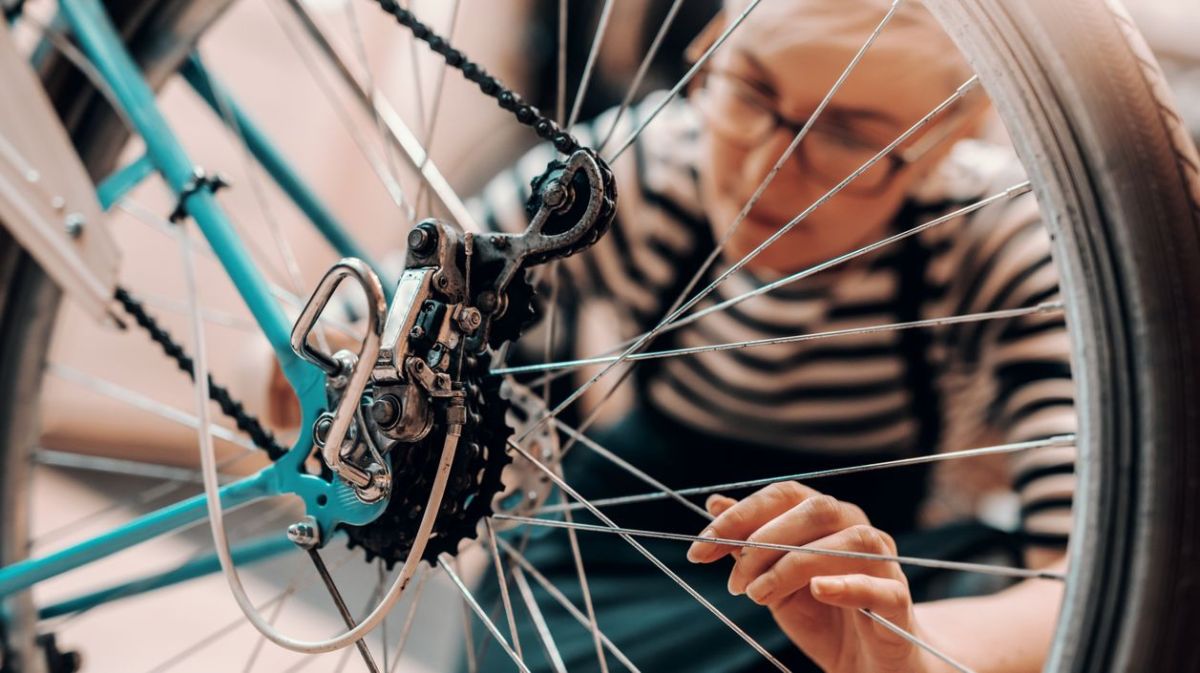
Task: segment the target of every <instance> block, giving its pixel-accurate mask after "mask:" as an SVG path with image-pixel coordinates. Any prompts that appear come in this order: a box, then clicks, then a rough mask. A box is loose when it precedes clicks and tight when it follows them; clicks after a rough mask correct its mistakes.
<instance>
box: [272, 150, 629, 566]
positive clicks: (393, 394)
mask: <svg viewBox="0 0 1200 673" xmlns="http://www.w3.org/2000/svg"><path fill="white" fill-rule="evenodd" d="M532 186H533V190H532V195H531V196H530V198H529V201H528V203H527V204H526V208H527V212H528V214H529V218H530V223H529V225H528V227H527V228H526V229H525V230H524V231H523V232H521V233H489V234H474V233H464V232H463V231H462V230H461V228H460V227H458V226H457V225H456V224H454V223H450V222H443V221H439V220H434V219H429V220H425V221H423V222H421V223H419V224H418V225H416V226H415V227H414V228H413V229H412V230H411V231H410V232H409V235H408V255H407V258H406V263H405V271H404V273H403V275H402V276H401V278H400V280H399V283H398V284H397V286H396V292H395V294H394V297H393V300H392V303H391V306H390V308H386V309H385V301H384V298H383V293H382V289H381V286H380V283H379V280H378V278H377V277H376V276H375V274H374V273H373V272H372V271H371V270H370V269H369V268H368V267H367V266H366V265H365V264H364V263H363V262H361V261H360V260H356V259H345V260H342V261H341V262H339V263H338V264H336V265H334V267H333V268H331V269H330V271H329V272H328V273H327V274H326V276H325V278H324V279H323V280H322V281H321V283H320V284H319V285H318V287H317V290H316V291H315V292H314V294H313V296H312V298H310V299H309V302H308V305H307V306H306V307H305V310H304V311H303V312H302V314H301V316H300V318H299V320H298V321H297V323H296V325H295V329H294V330H293V333H292V348H293V349H294V350H295V351H296V352H297V353H298V354H299V355H300V356H301V357H303V358H305V359H306V360H309V361H310V362H313V363H314V364H316V365H318V366H320V367H321V368H322V369H323V370H324V371H325V373H326V393H327V397H328V407H327V408H328V409H329V411H326V412H325V413H323V414H322V415H321V416H320V417H319V418H317V420H316V422H315V423H314V425H313V428H312V432H313V440H314V444H315V445H316V447H317V450H318V456H319V458H320V461H321V464H322V466H323V470H325V471H327V472H328V473H330V474H331V475H332V477H333V478H338V479H342V480H344V481H345V482H347V483H349V484H350V485H351V486H352V487H353V491H354V493H355V495H356V496H357V497H358V498H359V499H360V500H362V501H363V502H366V503H374V502H378V501H380V500H382V499H384V498H388V499H389V500H388V505H387V507H386V509H385V511H384V513H383V514H382V515H381V516H380V517H379V518H377V519H376V520H375V521H373V522H371V523H370V524H367V525H365V526H356V527H351V526H343V527H344V528H346V529H347V532H348V533H349V535H350V544H351V545H352V546H355V545H357V546H362V547H364V548H365V549H366V551H367V554H368V557H374V556H379V557H382V558H383V559H384V560H385V561H386V562H387V563H388V564H389V565H390V564H391V563H394V562H395V561H397V560H402V559H403V558H404V556H405V555H406V554H407V551H408V549H409V548H410V547H411V546H412V543H413V541H414V540H413V538H414V536H415V534H416V529H417V525H418V523H419V520H420V518H421V510H422V508H423V506H424V504H425V502H426V501H427V500H428V496H429V489H430V484H431V482H432V477H433V471H434V469H435V467H436V463H437V459H438V456H439V455H440V451H441V448H442V446H443V443H444V442H445V441H447V438H448V437H449V438H451V441H456V442H458V449H457V451H456V454H455V461H454V466H453V468H452V473H451V479H450V482H449V484H448V485H447V487H446V492H445V494H444V495H443V499H442V506H441V510H440V511H439V514H438V519H437V524H436V526H435V530H434V533H433V534H432V536H431V538H430V541H429V544H427V547H426V553H425V558H426V559H433V558H436V555H437V554H438V553H440V552H443V551H445V552H450V553H454V552H455V550H456V549H457V545H458V542H460V541H461V540H462V539H464V538H468V537H474V535H475V528H476V526H477V524H478V523H479V521H480V519H482V518H483V517H484V516H487V515H488V514H490V513H491V511H492V500H493V498H494V497H495V496H496V494H497V493H499V492H500V491H501V483H500V482H501V479H500V473H501V471H502V470H503V469H504V466H505V465H506V464H507V463H508V461H509V459H508V455H507V451H506V447H505V444H506V442H507V440H508V437H509V436H510V435H511V430H510V429H509V428H508V426H507V425H506V423H505V412H506V410H507V409H508V403H507V402H506V401H505V399H504V398H503V397H502V394H501V391H500V381H499V380H498V379H496V378H495V377H491V376H489V374H488V370H489V369H490V367H491V366H492V364H493V363H492V360H493V359H495V358H496V351H497V350H498V349H499V348H500V347H501V346H502V345H503V344H505V343H507V342H512V341H515V340H516V339H517V338H519V337H520V335H521V332H522V331H523V330H524V329H525V328H527V327H528V326H529V325H530V324H532V323H533V322H534V320H535V319H536V311H535V309H534V304H533V288H532V286H531V285H530V284H529V282H528V281H527V280H526V277H525V276H526V272H527V271H528V270H529V269H530V268H531V267H533V266H536V265H539V264H543V263H546V262H548V261H551V260H554V259H560V258H564V257H567V256H569V255H572V254H575V253H577V252H579V251H581V250H584V249H585V248H587V247H589V246H590V245H592V244H593V243H595V242H596V241H597V240H599V238H600V237H601V236H602V235H603V234H604V233H605V232H606V231H607V230H608V228H609V225H610V223H611V222H612V219H613V215H614V213H615V204H616V192H615V185H614V181H613V178H612V174H611V172H610V171H609V169H608V167H607V165H605V164H604V162H603V161H602V160H601V159H599V158H598V157H597V156H596V155H595V154H594V153H593V152H591V151H590V150H578V151H576V152H574V153H573V154H571V155H570V156H569V157H568V158H567V159H566V160H565V161H556V162H553V163H551V164H550V165H549V166H548V168H547V170H546V171H545V172H544V173H543V174H542V175H541V176H539V177H537V178H535V179H534V181H533V183H532ZM348 277H354V278H355V279H356V280H357V281H358V282H359V284H360V285H362V287H363V288H364V289H365V290H366V292H367V296H368V303H369V306H368V320H367V322H368V325H367V328H368V329H367V335H366V338H365V339H364V340H363V343H362V346H361V347H360V350H359V352H358V353H357V354H356V353H351V352H349V351H345V350H343V351H339V352H337V353H334V354H326V353H323V352H321V351H320V350H319V349H316V348H314V347H313V346H312V345H311V344H310V342H309V336H310V333H311V332H312V331H313V329H314V327H315V325H316V323H317V320H318V318H319V316H320V314H321V312H322V311H323V310H324V308H325V305H326V304H327V303H328V301H329V299H330V297H331V296H332V294H333V291H334V290H335V289H336V287H337V285H338V284H339V283H340V282H341V280H343V279H345V278H348Z"/></svg>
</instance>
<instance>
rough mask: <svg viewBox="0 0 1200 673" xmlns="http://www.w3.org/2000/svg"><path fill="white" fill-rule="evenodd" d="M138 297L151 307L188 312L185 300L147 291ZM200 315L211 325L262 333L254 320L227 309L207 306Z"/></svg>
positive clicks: (174, 311)
mask: <svg viewBox="0 0 1200 673" xmlns="http://www.w3.org/2000/svg"><path fill="white" fill-rule="evenodd" d="M138 299H140V300H141V302H142V303H143V304H145V305H146V306H148V307H151V308H156V309H161V310H164V311H170V312H172V313H186V312H187V307H186V306H185V305H184V304H183V302H180V301H177V300H175V299H171V298H169V297H162V296H159V295H155V294H146V292H145V291H142V292H139V293H138ZM200 316H201V317H202V318H204V322H206V323H208V324H210V325H220V326H221V327H229V328H231V329H236V330H239V331H242V332H248V333H251V334H262V331H261V330H259V329H258V325H256V324H255V323H254V321H253V320H248V319H246V318H243V317H241V316H237V315H234V314H232V313H228V312H226V311H219V310H217V309H211V308H205V309H201V311H200Z"/></svg>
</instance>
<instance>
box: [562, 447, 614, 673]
mask: <svg viewBox="0 0 1200 673" xmlns="http://www.w3.org/2000/svg"><path fill="white" fill-rule="evenodd" d="M554 461H555V464H554V468H553V469H555V470H559V469H561V465H562V459H561V457H560V456H558V455H555V456H554ZM560 478H561V475H560ZM558 497H559V500H560V502H561V504H563V505H566V504H567V494H566V493H565V492H563V491H559V493H558ZM562 515H563V518H565V519H566V520H567V521H572V519H571V512H569V511H563V513H562ZM567 541H568V543H569V545H570V547H571V560H572V561H573V562H574V564H575V575H576V576H577V577H578V578H579V589H580V593H581V594H582V596H583V607H584V608H585V609H586V610H587V617H588V625H589V626H588V629H589V630H590V631H591V633H592V644H593V645H594V646H595V648H596V660H597V662H598V663H599V664H600V673H608V659H607V658H606V657H605V656H604V645H603V643H601V641H600V624H599V623H597V622H596V609H595V607H594V604H593V603H592V589H591V586H589V584H588V578H587V572H586V571H585V570H584V567H583V553H582V552H581V551H580V550H579V536H577V535H576V534H575V531H574V530H572V529H567Z"/></svg>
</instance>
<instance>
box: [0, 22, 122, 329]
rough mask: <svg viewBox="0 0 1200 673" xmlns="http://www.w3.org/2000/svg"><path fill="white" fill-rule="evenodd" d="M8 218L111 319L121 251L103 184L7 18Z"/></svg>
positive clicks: (2, 184)
mask: <svg viewBox="0 0 1200 673" xmlns="http://www.w3.org/2000/svg"><path fill="white" fill-rule="evenodd" d="M0 82H4V91H3V94H2V95H0V226H3V227H4V228H5V229H7V230H8V231H9V233H11V234H12V237H13V238H14V239H15V240H16V241H17V243H18V244H20V245H21V247H22V248H24V249H25V250H27V251H28V252H29V253H30V254H31V255H32V256H33V258H34V259H35V260H37V263H38V265H39V266H41V267H42V269H44V270H45V272H46V273H47V275H49V276H50V278H51V279H52V280H53V281H54V282H55V283H56V284H57V285H58V286H59V287H60V288H62V290H63V292H64V293H66V295H67V296H68V297H70V298H71V299H72V300H73V301H74V302H75V303H76V305H78V306H79V307H81V308H82V309H83V310H84V311H86V312H87V313H88V314H89V315H91V316H92V317H93V318H95V319H97V320H99V321H104V322H111V320H112V317H111V315H112V312H111V311H110V306H111V303H112V298H113V292H114V290H115V289H116V281H117V264H118V262H119V260H120V253H119V251H118V249H117V246H116V243H115V242H114V241H113V238H112V235H111V233H110V231H109V229H108V225H107V222H106V221H105V219H104V213H103V211H102V210H101V208H100V203H99V201H98V200H97V198H96V187H95V185H93V184H92V181H91V179H90V178H89V177H88V174H87V171H86V170H85V169H84V167H83V164H82V162H81V161H80V160H79V157H78V156H77V155H76V153H75V149H74V147H73V146H72V144H71V140H70V137H69V136H68V135H67V131H66V129H65V128H63V126H62V124H61V123H60V122H59V120H58V115H57V113H56V112H55V111H54V107H53V106H52V105H51V103H50V99H49V98H48V97H47V96H46V93H45V92H44V91H43V90H42V87H41V84H40V82H39V81H38V78H37V76H36V74H35V73H34V72H33V69H32V68H31V67H30V66H29V64H28V62H27V61H26V60H25V59H24V58H23V57H22V55H21V52H20V51H19V50H18V49H17V45H16V44H15V42H14V40H13V36H12V33H11V29H10V28H9V26H8V24H7V22H3V21H0Z"/></svg>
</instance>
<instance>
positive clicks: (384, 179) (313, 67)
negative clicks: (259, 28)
mask: <svg viewBox="0 0 1200 673" xmlns="http://www.w3.org/2000/svg"><path fill="white" fill-rule="evenodd" d="M285 1H286V2H287V3H288V5H289V6H290V7H292V8H293V10H294V11H295V10H298V11H305V10H304V9H303V7H300V6H299V4H298V2H299V0H296V2H293V1H292V0H285ZM267 6H268V7H269V8H270V9H271V13H272V15H273V16H274V17H275V19H276V22H277V23H278V24H279V26H280V28H281V29H282V30H283V32H284V35H285V36H286V37H287V39H288V42H290V43H291V45H292V50H293V51H294V52H296V55H297V56H299V57H300V61H301V62H302V63H303V64H304V67H305V69H306V70H307V71H308V73H309V76H310V77H311V78H312V80H313V82H314V83H315V84H316V85H317V87H318V88H319V89H320V90H321V94H322V96H323V97H324V98H325V101H326V102H327V103H329V106H330V107H331V108H332V109H333V111H334V113H335V114H336V115H337V117H338V120H339V121H340V122H341V124H342V126H343V127H344V128H345V130H346V132H347V133H348V134H349V135H350V138H351V140H353V141H354V144H355V145H356V146H358V150H359V152H360V153H361V154H362V156H363V158H364V159H366V161H367V164H369V165H370V166H371V169H372V171H373V172H374V173H375V175H376V176H377V177H378V178H379V181H380V183H381V184H382V185H383V187H384V189H385V190H386V191H387V193H388V196H390V197H391V199H392V202H393V203H394V204H395V205H396V207H397V208H400V209H401V210H403V211H404V212H405V215H407V216H408V218H409V219H410V220H411V219H412V218H413V216H414V214H413V213H412V212H411V209H412V207H411V206H410V205H409V202H408V199H407V198H405V196H404V190H403V189H402V188H401V187H400V184H399V183H397V182H396V181H395V179H394V178H393V177H392V175H391V174H390V173H389V172H388V170H387V166H385V165H384V164H383V162H382V161H381V159H380V157H378V156H376V154H375V153H374V152H372V151H371V147H370V143H368V142H367V140H366V139H365V138H364V137H363V136H362V133H360V129H359V128H358V127H357V125H356V124H355V122H354V120H353V119H352V118H351V117H350V111H349V110H347V109H346V107H345V106H344V105H343V104H342V100H341V98H339V97H338V96H337V95H336V94H335V93H334V91H333V88H332V85H331V83H330V82H329V81H328V80H327V79H326V78H325V75H324V74H323V73H322V72H321V70H320V68H318V67H317V64H316V63H315V62H314V61H313V60H312V55H311V54H309V53H308V50H307V49H305V48H304V46H303V45H302V44H301V43H300V39H299V36H298V35H296V31H295V29H294V27H293V26H291V25H290V24H289V23H288V22H287V21H286V20H285V19H284V18H283V17H282V16H280V14H279V12H278V11H277V8H276V6H275V3H274V2H268V3H267ZM305 16H307V13H306V14H305ZM305 27H306V28H307V26H305ZM343 67H344V64H343ZM356 81H357V80H356ZM363 95H364V96H366V97H367V98H368V100H369V98H370V92H369V91H367V90H366V89H363ZM368 105H369V103H368Z"/></svg>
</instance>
